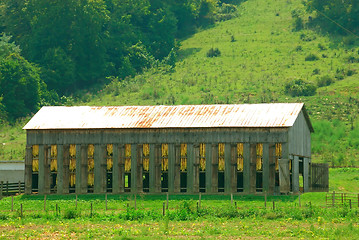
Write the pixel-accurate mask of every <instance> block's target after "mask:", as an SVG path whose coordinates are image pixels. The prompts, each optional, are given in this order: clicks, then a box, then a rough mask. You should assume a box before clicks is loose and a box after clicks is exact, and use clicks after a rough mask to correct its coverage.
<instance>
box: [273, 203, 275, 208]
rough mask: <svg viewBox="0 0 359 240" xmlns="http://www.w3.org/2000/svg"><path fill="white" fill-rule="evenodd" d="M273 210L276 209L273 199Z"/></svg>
mask: <svg viewBox="0 0 359 240" xmlns="http://www.w3.org/2000/svg"><path fill="white" fill-rule="evenodd" d="M273 210H275V202H274V201H273Z"/></svg>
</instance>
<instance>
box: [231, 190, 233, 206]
mask: <svg viewBox="0 0 359 240" xmlns="http://www.w3.org/2000/svg"><path fill="white" fill-rule="evenodd" d="M231 205H233V193H231Z"/></svg>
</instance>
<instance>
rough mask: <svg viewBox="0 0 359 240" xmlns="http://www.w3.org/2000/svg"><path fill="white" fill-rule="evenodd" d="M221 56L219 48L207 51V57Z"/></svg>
mask: <svg viewBox="0 0 359 240" xmlns="http://www.w3.org/2000/svg"><path fill="white" fill-rule="evenodd" d="M219 56H221V51H219V49H218V48H211V49H209V50H208V52H207V57H219Z"/></svg>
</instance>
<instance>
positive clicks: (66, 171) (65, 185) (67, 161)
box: [62, 144, 70, 194]
mask: <svg viewBox="0 0 359 240" xmlns="http://www.w3.org/2000/svg"><path fill="white" fill-rule="evenodd" d="M62 159H63V160H62V163H63V178H62V181H63V190H62V193H64V194H66V193H69V184H70V183H69V182H70V179H69V178H70V169H69V164H70V145H68V144H67V145H64V146H63V157H62Z"/></svg>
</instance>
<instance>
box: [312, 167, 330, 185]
mask: <svg viewBox="0 0 359 240" xmlns="http://www.w3.org/2000/svg"><path fill="white" fill-rule="evenodd" d="M310 188H311V192H328V190H329V166H328V164H327V163H312V164H311V165H310Z"/></svg>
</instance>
